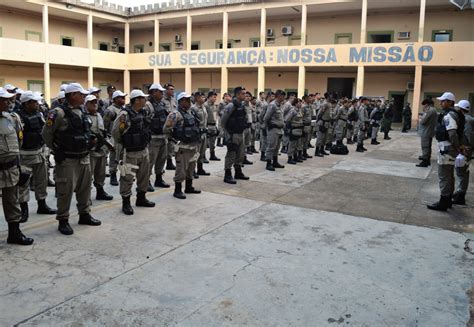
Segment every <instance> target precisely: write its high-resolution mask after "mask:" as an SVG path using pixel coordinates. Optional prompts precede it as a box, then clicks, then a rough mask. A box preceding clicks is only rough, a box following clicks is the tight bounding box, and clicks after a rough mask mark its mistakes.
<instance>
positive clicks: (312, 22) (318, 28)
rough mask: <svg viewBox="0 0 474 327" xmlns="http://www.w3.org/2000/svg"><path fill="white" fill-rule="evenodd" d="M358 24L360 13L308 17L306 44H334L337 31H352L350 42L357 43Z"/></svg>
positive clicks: (343, 32)
mask: <svg viewBox="0 0 474 327" xmlns="http://www.w3.org/2000/svg"><path fill="white" fill-rule="evenodd" d="M360 25H361V23H360V15H352V16H341V17H337V16H336V17H332V16H318V17H308V20H307V26H306V30H307V35H308V38H307V44H334V37H335V35H336V34H338V33H339V34H345V33H352V43H359V42H360Z"/></svg>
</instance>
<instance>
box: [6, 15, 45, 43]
mask: <svg viewBox="0 0 474 327" xmlns="http://www.w3.org/2000/svg"><path fill="white" fill-rule="evenodd" d="M0 27H1V28H2V37H6V38H10V39H19V40H25V39H26V38H25V31H27V30H28V31H32V32H37V33H41V34H43V21H42V18H41V15H39V14H38V13H24V12H8V11H7V10H6V9H5V8H0Z"/></svg>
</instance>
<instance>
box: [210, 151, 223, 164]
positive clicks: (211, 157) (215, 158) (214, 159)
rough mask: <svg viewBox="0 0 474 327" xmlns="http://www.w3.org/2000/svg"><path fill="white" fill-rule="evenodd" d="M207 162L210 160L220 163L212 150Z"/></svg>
mask: <svg viewBox="0 0 474 327" xmlns="http://www.w3.org/2000/svg"><path fill="white" fill-rule="evenodd" d="M209 160H211V161H221V159H220V158H217V157H216V152H215V151H213V150H211V156H210V157H209Z"/></svg>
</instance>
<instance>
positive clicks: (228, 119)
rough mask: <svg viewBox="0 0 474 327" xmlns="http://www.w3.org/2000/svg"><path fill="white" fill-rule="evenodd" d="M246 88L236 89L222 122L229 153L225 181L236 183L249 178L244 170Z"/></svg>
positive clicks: (226, 156) (226, 157)
mask: <svg viewBox="0 0 474 327" xmlns="http://www.w3.org/2000/svg"><path fill="white" fill-rule="evenodd" d="M245 97H246V91H245V88H243V87H241V86H239V87H236V88H235V89H234V98H233V99H232V101H231V102H230V103H229V104H227V105H226V106H225V108H224V113H223V114H222V118H221V123H222V128H223V130H224V143H225V145H226V146H227V153H226V155H225V162H224V169H225V175H224V182H225V183H228V184H236V183H237V182H236V179H240V180H248V179H249V177H247V176H245V175H244V173H243V172H242V164H243V162H244V158H245V144H244V134H243V133H244V131H245V129H246V128H247V126H248V125H247V122H248V121H247V112H246V110H245ZM232 166H234V169H235V179H234V178H233V177H232V170H231V169H232Z"/></svg>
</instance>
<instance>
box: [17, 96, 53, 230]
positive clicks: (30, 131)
mask: <svg viewBox="0 0 474 327" xmlns="http://www.w3.org/2000/svg"><path fill="white" fill-rule="evenodd" d="M39 100H40V98H39V97H37V96H35V94H33V92H31V91H27V92H24V93H23V94H22V95H21V97H20V101H21V105H20V109H19V110H18V115H19V116H20V118H21V122H22V124H23V141H22V144H21V148H20V157H21V158H20V159H21V160H20V161H21V166H22V167H27V168H28V170H31V174H32V176H33V177H34V178H33V183H34V189H35V197H36V201H38V210H37V212H36V213H38V214H45V215H54V214H55V213H56V210H53V209H51V208H50V207H48V205H47V204H46V197H47V196H48V192H47V191H46V189H47V187H48V163H47V161H46V157H45V156H44V147H45V146H44V141H43V137H42V136H41V133H42V131H43V126H44V124H45V121H44V117H43V114H42V113H41V112H39V111H38V109H39V104H38V101H39ZM25 176H26V175H25ZM30 182H31V178H28V179H27V180H26V182H25V183H21V184H22V185H20V186H19V192H20V207H21V220H20V223H24V222H26V221H27V220H28V201H29V200H30Z"/></svg>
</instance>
